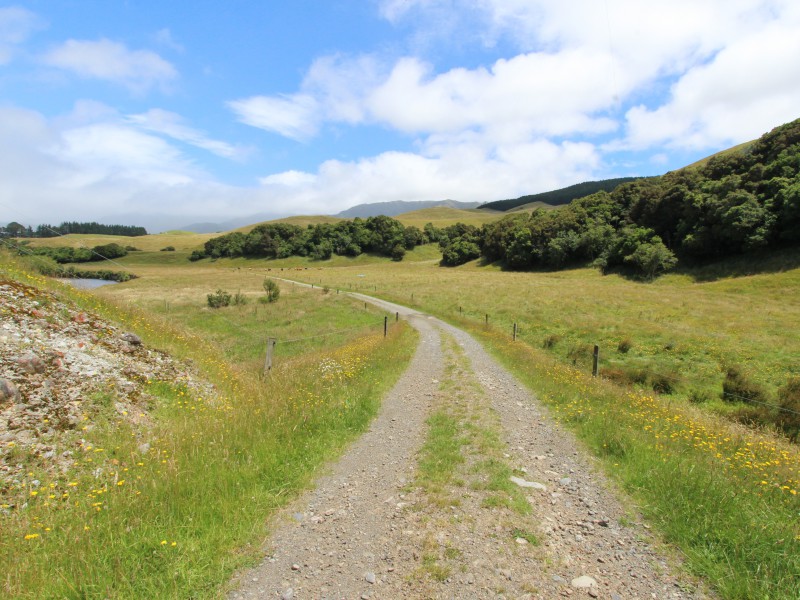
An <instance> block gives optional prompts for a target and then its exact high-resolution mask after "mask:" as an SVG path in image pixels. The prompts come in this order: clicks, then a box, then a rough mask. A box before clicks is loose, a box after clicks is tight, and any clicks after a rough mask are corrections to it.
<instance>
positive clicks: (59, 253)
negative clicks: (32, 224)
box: [20, 242, 128, 265]
mask: <svg viewBox="0 0 800 600" xmlns="http://www.w3.org/2000/svg"><path fill="white" fill-rule="evenodd" d="M21 244H23V245H22V246H21V247H20V252H21V253H24V254H32V255H34V256H47V257H48V258H52V259H53V260H54V261H55V262H57V263H58V264H62V265H63V264H66V263H84V262H97V261H101V260H109V259H114V258H122V257H123V256H127V255H128V248H123V247H122V246H120V245H119V244H114V243H111V244H102V245H100V246H94V247H93V248H68V247H66V246H59V247H57V248H50V247H47V246H29V245H27V244H29V242H21Z"/></svg>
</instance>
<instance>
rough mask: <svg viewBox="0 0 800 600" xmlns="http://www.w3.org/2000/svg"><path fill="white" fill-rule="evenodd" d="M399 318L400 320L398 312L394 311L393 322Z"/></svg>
mask: <svg viewBox="0 0 800 600" xmlns="http://www.w3.org/2000/svg"><path fill="white" fill-rule="evenodd" d="M399 320H400V313H399V312H396V313H394V322H395V323H397V322H398V321H399Z"/></svg>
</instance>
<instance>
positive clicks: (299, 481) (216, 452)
mask: <svg viewBox="0 0 800 600" xmlns="http://www.w3.org/2000/svg"><path fill="white" fill-rule="evenodd" d="M2 269H3V274H4V275H5V276H6V277H11V278H14V279H18V280H20V281H22V282H24V283H27V284H28V285H46V286H50V285H52V284H51V283H50V282H45V281H42V280H41V278H38V277H36V276H33V275H30V274H29V273H26V272H25V271H24V269H22V268H20V267H19V266H18V265H16V264H14V263H9V264H5V263H4V264H3V265H2ZM61 293H62V294H64V295H65V296H69V297H71V298H72V299H73V300H75V301H76V302H79V303H81V304H82V305H83V306H84V307H85V309H86V310H94V311H96V312H99V313H101V314H103V315H104V316H106V317H109V318H111V319H112V320H114V321H117V322H122V323H124V324H125V326H126V327H129V328H130V329H131V330H133V331H135V332H137V333H139V334H140V335H141V336H142V337H143V338H144V339H145V343H146V344H148V345H152V346H162V347H166V348H169V349H170V350H173V351H175V353H176V354H178V355H180V356H182V357H184V358H187V359H190V360H191V361H192V362H193V363H194V364H195V365H196V367H197V368H198V369H199V371H200V372H201V373H202V374H203V375H204V376H206V377H207V378H209V379H210V380H211V381H213V382H214V383H215V384H216V392H215V393H213V394H209V395H206V396H201V395H198V394H196V393H193V392H192V390H191V389H190V388H189V387H187V386H185V385H183V384H182V383H181V382H155V381H154V382H151V383H150V384H149V388H150V394H149V395H150V396H151V403H152V406H151V413H150V414H151V415H152V417H153V421H154V422H153V425H152V427H151V428H150V429H148V430H147V432H146V439H145V443H144V444H143V443H142V439H141V437H137V436H141V434H142V433H141V432H134V431H132V430H130V429H126V427H125V426H124V425H123V424H120V423H116V422H113V420H112V419H109V420H108V423H106V424H98V425H96V426H95V427H94V428H93V429H91V430H88V431H86V433H84V436H85V437H84V439H83V440H82V443H81V448H82V450H84V452H82V454H81V460H80V465H79V467H78V468H76V470H75V471H73V472H71V473H70V475H69V476H68V477H60V476H54V477H52V478H51V479H45V478H44V476H42V477H41V479H40V480H38V481H39V483H38V486H37V489H36V490H33V489H31V490H22V492H25V493H26V494H27V496H28V497H27V502H26V503H25V505H24V508H23V507H22V504H21V503H19V504H18V506H19V508H14V509H13V510H5V511H4V512H3V514H2V515H0V520H2V528H0V562H1V563H2V564H3V565H4V567H3V574H2V581H0V586H1V588H2V590H3V596H4V597H6V598H211V597H218V596H219V595H220V593H221V591H222V590H223V589H224V587H225V585H226V584H227V582H228V581H229V579H230V577H231V575H232V573H233V572H234V571H235V570H236V569H237V568H240V567H243V566H245V565H248V564H253V563H254V562H255V561H257V560H258V559H260V552H259V550H260V545H261V543H262V542H263V539H264V537H265V535H266V530H265V522H266V519H267V518H268V516H269V514H270V513H271V511H273V510H275V509H276V508H277V507H279V506H281V505H283V504H284V503H285V502H287V501H288V500H289V499H290V498H292V497H293V496H295V495H296V494H297V493H298V492H299V491H300V490H302V489H303V488H304V487H305V486H307V485H308V484H309V482H310V481H311V478H312V476H313V474H314V472H315V470H316V469H317V468H318V467H319V466H320V465H321V464H322V463H323V462H324V461H326V460H329V459H331V458H332V457H334V456H336V455H337V454H338V453H340V452H341V451H342V449H343V448H344V446H345V445H346V444H347V443H348V442H349V441H351V440H352V439H354V438H355V437H356V436H357V435H358V434H359V433H360V432H362V431H363V430H364V429H365V428H366V426H367V425H368V423H369V421H370V420H371V418H372V417H373V416H374V414H375V413H376V411H377V410H378V408H379V404H380V398H381V397H382V396H383V395H384V394H385V392H386V391H387V390H388V388H389V387H390V386H391V385H392V384H393V383H394V381H396V379H397V378H398V377H399V376H400V374H401V372H402V371H403V369H404V368H405V366H406V365H407V363H408V361H409V360H410V357H411V355H412V353H413V350H414V347H415V341H416V337H415V334H414V333H413V331H412V330H410V329H409V328H408V327H406V326H405V325H402V324H401V325H398V326H395V327H393V328H391V329H390V331H389V335H388V337H387V338H384V337H383V334H382V331H381V332H376V333H374V334H368V335H359V336H358V337H355V338H353V339H350V340H348V341H347V343H345V344H344V345H338V346H336V347H328V348H321V347H318V348H311V349H308V351H307V352H305V353H303V354H298V355H295V356H291V357H286V359H285V360H283V361H282V362H281V364H280V365H279V366H278V367H276V369H274V370H273V373H272V374H271V376H270V377H269V379H268V380H266V381H261V380H260V379H259V378H258V377H257V376H256V374H255V373H254V372H252V370H248V368H247V367H246V366H241V365H237V364H231V362H230V361H228V360H226V359H225V358H224V357H222V356H221V354H220V348H222V349H223V350H224V346H225V345H226V344H228V342H229V341H230V342H231V343H233V342H235V339H236V335H235V334H234V333H233V332H234V331H236V330H235V329H233V330H232V331H231V332H230V334H229V335H226V336H220V337H219V338H218V339H215V340H214V341H213V343H212V342H211V341H209V340H208V339H207V338H206V336H204V335H202V330H196V331H190V330H188V329H186V328H185V327H184V326H182V325H180V323H178V322H177V321H173V322H171V323H170V322H167V321H164V320H161V319H155V320H153V319H152V318H150V317H149V316H148V315H147V314H146V313H144V312H142V311H138V310H135V309H133V310H128V309H126V308H121V307H120V306H119V305H115V304H113V303H109V302H106V301H104V300H102V299H101V298H99V297H97V296H93V295H89V294H86V293H82V292H71V291H70V292H67V291H64V290H62V291H61ZM307 314H308V319H310V320H313V312H309V313H307ZM113 401H114V398H105V397H103V398H100V397H98V398H97V402H98V404H100V405H109V404H112V403H113ZM35 475H36V474H34V476H35ZM17 491H20V490H17ZM33 491H36V492H37V493H36V494H32V493H31V492H33Z"/></svg>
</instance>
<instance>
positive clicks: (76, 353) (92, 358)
mask: <svg viewBox="0 0 800 600" xmlns="http://www.w3.org/2000/svg"><path fill="white" fill-rule="evenodd" d="M153 380H166V381H185V382H187V383H188V384H190V385H192V386H194V385H197V383H196V380H195V378H194V377H192V376H191V375H190V373H189V372H188V370H187V368H186V366H185V365H181V364H179V363H178V362H176V361H175V360H173V359H172V358H170V357H169V356H167V355H165V354H164V353H162V352H159V351H158V350H155V349H152V348H148V347H146V345H145V344H143V343H142V340H141V339H140V338H139V337H138V336H137V335H135V334H134V333H131V332H128V331H125V330H122V329H120V328H118V327H117V326H115V325H114V324H112V323H110V322H108V321H106V320H103V319H101V318H98V317H97V316H96V315H93V314H91V313H88V312H85V311H83V310H81V309H79V308H77V307H76V306H74V305H72V304H70V303H69V302H66V301H64V300H62V299H60V298H58V297H57V296H56V295H54V294H51V293H49V292H46V291H43V290H41V289H38V288H35V287H31V286H27V285H23V284H21V283H18V282H15V281H9V280H0V493H9V492H11V490H13V489H14V488H19V487H20V486H21V485H25V484H26V483H27V484H30V482H26V478H27V477H28V471H29V470H31V468H32V466H34V465H35V467H36V470H37V471H39V472H42V471H45V472H49V473H50V474H51V475H54V476H59V475H61V476H63V475H67V474H68V473H69V472H70V470H71V469H72V468H73V467H74V466H75V463H76V460H77V459H78V457H79V456H80V454H82V450H83V449H84V447H85V445H86V440H85V438H86V437H87V436H89V435H90V434H91V432H92V430H93V429H94V428H95V426H96V422H97V421H99V420H102V421H103V422H104V423H113V424H114V426H117V425H119V424H120V423H125V424H127V425H130V426H131V428H132V430H133V431H134V434H135V435H138V436H142V439H144V438H145V437H146V432H147V431H148V430H149V428H150V420H149V416H148V407H149V404H150V398H149V396H148V393H147V382H148V381H153Z"/></svg>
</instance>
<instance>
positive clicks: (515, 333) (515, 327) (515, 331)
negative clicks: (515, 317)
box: [513, 323, 517, 342]
mask: <svg viewBox="0 0 800 600" xmlns="http://www.w3.org/2000/svg"><path fill="white" fill-rule="evenodd" d="M513 341H515V342H516V341H517V324H516V323H514V337H513Z"/></svg>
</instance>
